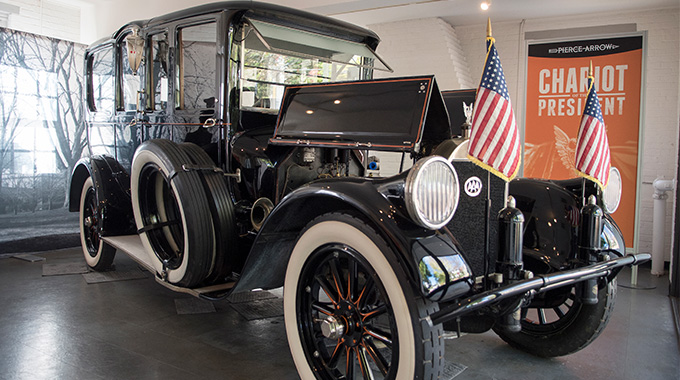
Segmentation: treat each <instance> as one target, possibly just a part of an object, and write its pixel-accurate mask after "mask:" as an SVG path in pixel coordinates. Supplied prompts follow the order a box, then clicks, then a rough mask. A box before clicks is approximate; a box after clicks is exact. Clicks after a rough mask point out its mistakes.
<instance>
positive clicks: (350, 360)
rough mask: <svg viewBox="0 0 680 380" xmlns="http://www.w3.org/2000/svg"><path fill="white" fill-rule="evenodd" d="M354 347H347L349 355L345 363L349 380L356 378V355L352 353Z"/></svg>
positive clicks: (347, 354)
mask: <svg viewBox="0 0 680 380" xmlns="http://www.w3.org/2000/svg"><path fill="white" fill-rule="evenodd" d="M351 351H352V349H351V348H349V347H347V348H346V349H345V355H346V356H347V363H346V364H345V378H346V379H348V380H351V379H354V355H352V352H351Z"/></svg>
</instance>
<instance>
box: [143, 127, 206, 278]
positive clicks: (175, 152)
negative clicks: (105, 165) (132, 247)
mask: <svg viewBox="0 0 680 380" xmlns="http://www.w3.org/2000/svg"><path fill="white" fill-rule="evenodd" d="M185 164H191V160H190V158H189V157H188V156H187V154H186V153H185V152H184V150H182V149H180V148H179V146H178V145H177V144H175V143H173V142H171V141H168V140H160V139H159V140H149V141H146V142H144V143H143V144H142V145H140V147H139V148H138V149H137V151H136V152H135V156H134V159H133V160H132V175H131V181H130V182H131V183H130V190H131V196H132V209H133V212H134V215H135V223H136V224H137V228H138V233H139V236H140V238H141V240H142V244H143V245H144V247H145V249H146V251H147V253H148V254H149V257H150V258H151V263H152V265H153V267H154V269H155V270H156V272H157V273H159V274H160V275H161V277H163V278H164V279H165V280H166V281H167V282H169V283H171V284H174V285H177V286H182V287H194V286H196V285H198V284H200V283H202V282H203V281H204V280H205V279H206V277H207V276H208V274H209V273H210V268H211V266H212V263H213V261H214V258H215V247H214V241H215V236H214V232H213V231H214V230H213V224H212V218H211V214H210V207H209V205H208V202H207V200H206V198H205V197H204V196H196V195H197V194H203V193H204V191H203V184H202V182H201V178H200V176H199V174H198V173H197V172H196V171H186V170H184V169H183V165H185Z"/></svg>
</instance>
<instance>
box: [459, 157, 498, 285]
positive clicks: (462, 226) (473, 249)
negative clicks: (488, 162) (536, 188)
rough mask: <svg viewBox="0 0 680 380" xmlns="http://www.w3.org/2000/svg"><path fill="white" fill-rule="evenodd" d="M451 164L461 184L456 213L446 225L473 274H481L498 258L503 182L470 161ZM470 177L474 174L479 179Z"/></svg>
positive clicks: (491, 268) (489, 271)
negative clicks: (487, 239)
mask: <svg viewBox="0 0 680 380" xmlns="http://www.w3.org/2000/svg"><path fill="white" fill-rule="evenodd" d="M453 166H454V167H455V169H456V171H457V172H458V180H459V183H460V187H461V188H460V202H459V203H458V209H457V210H456V214H455V215H454V217H453V219H452V220H451V222H449V224H448V225H447V227H448V228H449V230H451V232H452V233H453V236H455V237H456V239H457V240H458V242H459V243H460V245H461V246H462V248H463V251H464V255H465V258H466V259H467V261H468V264H470V267H471V269H472V272H473V273H474V275H475V276H482V275H484V274H485V273H491V272H493V271H494V268H495V265H496V258H497V257H498V246H499V245H498V212H499V211H500V210H501V209H502V208H503V203H504V200H505V181H503V180H502V179H500V178H498V177H496V176H495V175H493V174H489V172H487V171H486V170H484V169H482V168H481V167H479V166H477V165H475V164H473V163H472V162H470V161H454V162H453ZM473 177H476V179H477V180H478V181H479V182H477V180H475V179H474V178H473ZM480 184H481V188H480V186H479V185H480ZM466 186H467V190H466ZM489 186H490V190H491V191H490V195H491V196H490V200H491V212H490V216H491V217H490V220H489V255H488V259H487V260H485V258H484V251H485V247H484V246H485V232H484V224H485V214H486V199H487V194H488V191H487V190H488V189H489ZM475 194H477V195H476V196H475ZM485 261H486V262H487V263H488V266H487V270H485Z"/></svg>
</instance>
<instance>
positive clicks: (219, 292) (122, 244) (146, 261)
mask: <svg viewBox="0 0 680 380" xmlns="http://www.w3.org/2000/svg"><path fill="white" fill-rule="evenodd" d="M102 240H104V241H105V242H106V243H107V244H109V245H111V246H113V247H115V248H116V249H118V250H120V251H123V252H125V253H126V254H127V255H128V256H130V258H131V259H132V260H134V261H135V262H137V264H139V265H141V266H142V267H144V269H146V270H148V271H149V272H151V273H154V274H155V276H154V278H155V279H156V282H157V283H159V284H161V285H163V286H165V287H166V288H168V289H170V290H172V291H173V292H178V293H186V294H191V295H192V296H194V297H197V298H204V299H218V298H222V297H223V296H224V295H226V294H228V293H229V291H230V290H231V289H232V288H233V287H234V285H236V282H235V281H230V282H226V283H223V284H216V285H210V286H204V287H202V288H183V287H181V286H176V285H173V284H171V283H169V282H165V281H163V279H162V278H161V276H160V274H159V273H156V269H155V268H154V267H153V262H152V261H151V260H152V258H151V257H150V256H149V254H148V253H147V252H146V250H145V249H144V245H143V244H142V239H140V238H139V235H123V236H103V237H102Z"/></svg>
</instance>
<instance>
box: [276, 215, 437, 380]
mask: <svg viewBox="0 0 680 380" xmlns="http://www.w3.org/2000/svg"><path fill="white" fill-rule="evenodd" d="M393 255H394V253H393V252H392V251H391V250H390V249H389V248H388V247H387V245H386V243H385V242H384V240H383V239H382V238H380V237H379V235H377V233H375V231H374V230H373V229H372V228H371V227H369V226H368V225H366V224H365V223H363V222H362V221H360V220H358V219H356V218H354V217H352V216H349V215H347V214H341V213H333V214H328V215H324V216H322V217H319V218H317V219H315V220H314V221H312V222H311V223H310V224H309V225H308V227H307V228H306V229H305V230H304V231H303V232H302V234H301V235H300V237H299V239H298V241H297V243H296V245H295V248H294V249H293V253H292V255H291V259H290V261H289V264H288V268H287V272H286V279H285V284H284V312H285V320H286V332H287V335H288V343H289V346H290V349H291V354H292V355H293V359H294V361H295V364H296V367H297V369H298V373H299V374H300V376H301V378H302V379H315V378H316V379H397V378H407V379H430V378H437V376H438V375H439V374H440V372H441V370H442V367H443V340H442V338H441V337H442V332H443V330H442V326H441V325H437V326H430V325H429V324H427V323H425V322H421V319H422V318H423V317H424V316H425V315H427V314H428V313H432V312H433V311H435V310H437V309H438V308H437V305H436V304H434V303H431V302H429V301H427V300H425V299H423V297H422V296H421V295H420V294H419V293H418V292H416V291H414V290H413V289H412V288H411V286H410V285H409V281H408V280H407V279H406V277H405V276H404V273H403V272H402V271H401V270H399V269H398V266H395V265H394V261H393V259H394V256H393Z"/></svg>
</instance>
